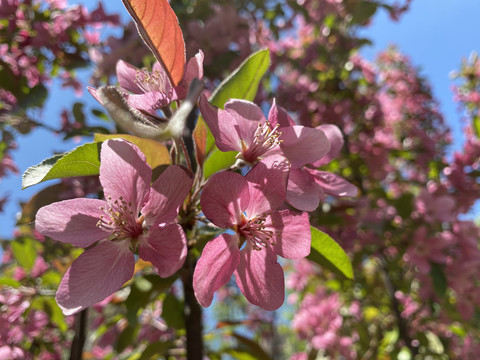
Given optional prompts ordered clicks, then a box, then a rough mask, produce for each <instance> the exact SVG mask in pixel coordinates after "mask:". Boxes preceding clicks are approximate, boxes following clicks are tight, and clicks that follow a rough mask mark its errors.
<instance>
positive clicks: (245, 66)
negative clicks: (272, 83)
mask: <svg viewBox="0 0 480 360" xmlns="http://www.w3.org/2000/svg"><path fill="white" fill-rule="evenodd" d="M269 66H270V52H269V51H268V49H264V50H260V51H257V52H256V53H254V54H252V55H250V56H249V57H248V58H247V59H245V60H244V61H243V62H242V63H241V64H240V65H239V66H238V67H237V68H236V69H235V70H234V71H233V72H232V73H231V74H230V75H229V76H228V77H227V78H225V79H224V80H223V81H222V82H221V83H220V85H218V87H217V88H216V89H215V91H214V92H213V94H212V96H211V97H210V99H209V101H210V103H211V104H212V105H214V106H216V107H218V108H221V109H223V107H224V105H225V103H226V102H227V101H228V100H229V99H243V100H249V101H253V100H254V99H255V96H256V95H257V91H258V86H259V84H260V81H261V80H262V77H263V75H265V72H266V71H267V70H268V67H269ZM198 123H199V124H197V126H203V125H205V121H204V120H203V119H202V118H200V119H198ZM217 153H221V151H220V150H218V149H217V147H216V146H215V139H214V138H213V135H212V133H211V132H210V130H209V131H208V132H207V136H206V146H205V154H206V156H208V155H210V156H209V157H208V158H207V160H206V161H205V178H208V177H209V176H210V175H212V174H214V173H215V172H217V171H218V170H221V169H226V168H228V167H229V166H231V165H233V164H234V163H235V155H236V152H227V153H224V154H225V155H220V154H217Z"/></svg>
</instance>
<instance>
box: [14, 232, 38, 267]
mask: <svg viewBox="0 0 480 360" xmlns="http://www.w3.org/2000/svg"><path fill="white" fill-rule="evenodd" d="M11 246H12V253H13V257H14V258H15V260H17V263H18V264H19V265H20V266H21V267H22V268H23V269H24V270H25V271H27V272H28V271H30V270H32V267H33V264H34V263H35V258H36V257H37V249H36V247H35V242H34V241H33V240H32V239H30V238H22V239H19V240H15V241H12V243H11Z"/></svg>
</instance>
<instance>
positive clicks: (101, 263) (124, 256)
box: [56, 241, 135, 315]
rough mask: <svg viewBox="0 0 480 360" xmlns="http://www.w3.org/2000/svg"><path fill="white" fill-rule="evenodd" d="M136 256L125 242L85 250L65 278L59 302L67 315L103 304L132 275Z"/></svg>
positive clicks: (99, 245) (58, 296)
mask: <svg viewBox="0 0 480 360" xmlns="http://www.w3.org/2000/svg"><path fill="white" fill-rule="evenodd" d="M134 268H135V257H134V256H133V254H132V253H131V252H130V250H129V249H128V243H127V242H126V241H124V242H121V243H114V242H111V241H104V242H102V243H100V244H98V245H97V246H95V247H93V248H91V249H88V250H85V252H84V253H83V254H82V255H80V256H79V257H78V258H77V259H76V260H75V261H74V262H73V264H72V266H71V267H70V269H68V271H67V272H66V273H65V275H64V276H63V279H62V282H61V283H60V286H59V288H58V291H57V295H56V300H57V303H58V305H59V306H60V308H61V309H62V311H63V313H64V314H65V315H71V314H74V313H76V312H78V311H80V310H82V309H85V308H86V307H88V306H90V305H93V304H95V303H97V302H99V301H102V300H103V299H105V298H106V297H107V296H109V295H111V294H113V293H114V292H115V291H117V290H118V289H120V288H121V287H122V285H123V284H125V282H126V281H128V280H129V279H130V278H131V277H132V276H133V270H134Z"/></svg>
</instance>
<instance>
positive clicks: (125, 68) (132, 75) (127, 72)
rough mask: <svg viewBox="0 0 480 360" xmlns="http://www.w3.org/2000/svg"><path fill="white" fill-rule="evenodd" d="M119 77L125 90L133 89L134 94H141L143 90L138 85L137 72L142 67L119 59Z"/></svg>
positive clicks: (117, 67) (117, 68)
mask: <svg viewBox="0 0 480 360" xmlns="http://www.w3.org/2000/svg"><path fill="white" fill-rule="evenodd" d="M116 70H117V79H118V82H119V84H120V86H121V87H122V88H124V89H125V90H128V91H131V92H133V93H134V94H141V93H143V90H142V89H140V87H139V86H138V85H137V83H136V80H137V74H138V73H139V72H140V69H138V68H137V67H135V66H133V65H131V64H129V63H127V62H125V61H123V60H118V61H117V66H116Z"/></svg>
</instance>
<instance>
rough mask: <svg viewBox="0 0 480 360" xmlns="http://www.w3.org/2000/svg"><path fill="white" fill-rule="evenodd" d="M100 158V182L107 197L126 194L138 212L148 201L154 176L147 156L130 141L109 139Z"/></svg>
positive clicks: (128, 200) (127, 200) (114, 198)
mask: <svg viewBox="0 0 480 360" xmlns="http://www.w3.org/2000/svg"><path fill="white" fill-rule="evenodd" d="M100 158H101V160H100V182H101V184H102V186H103V190H104V193H105V198H107V200H108V197H109V196H111V197H112V199H113V200H117V199H119V198H120V197H123V199H124V200H125V201H126V202H127V203H131V204H132V206H133V208H134V210H133V211H134V214H135V215H136V214H137V213H138V212H139V211H140V209H141V208H142V207H143V205H144V204H145V202H146V200H147V196H148V193H149V191H150V181H151V178H152V169H151V168H150V166H149V165H148V164H147V162H146V161H145V155H144V154H143V153H142V152H141V151H140V149H139V148H138V147H137V146H136V145H133V144H132V143H130V142H128V141H125V140H107V141H105V142H104V143H103V144H102V151H101V154H100Z"/></svg>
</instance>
